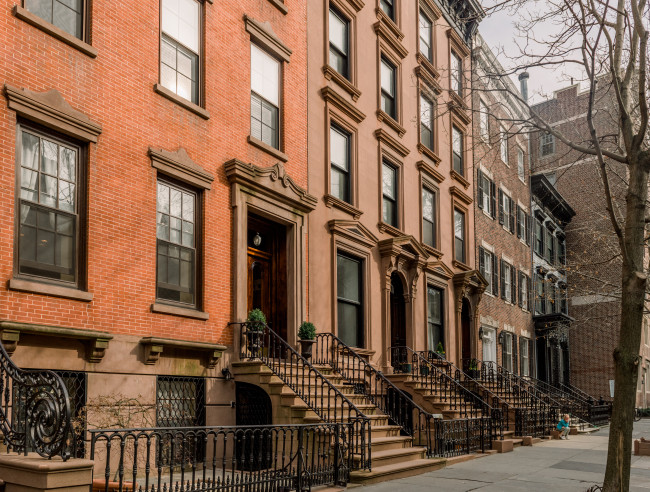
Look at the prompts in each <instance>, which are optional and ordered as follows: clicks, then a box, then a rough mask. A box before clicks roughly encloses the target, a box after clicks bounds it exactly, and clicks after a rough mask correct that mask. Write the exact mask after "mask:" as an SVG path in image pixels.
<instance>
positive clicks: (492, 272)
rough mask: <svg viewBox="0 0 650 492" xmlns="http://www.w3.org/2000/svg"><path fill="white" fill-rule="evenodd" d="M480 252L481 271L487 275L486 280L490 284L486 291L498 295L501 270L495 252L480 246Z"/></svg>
mask: <svg viewBox="0 0 650 492" xmlns="http://www.w3.org/2000/svg"><path fill="white" fill-rule="evenodd" d="M478 254H479V260H478V261H479V271H480V272H481V274H482V275H483V276H484V277H485V280H487V281H488V286H487V288H486V289H485V290H486V292H488V293H490V294H492V295H494V296H498V295H499V272H498V265H497V258H496V256H495V255H494V253H492V252H490V251H488V250H487V249H485V248H483V247H480V246H479V249H478Z"/></svg>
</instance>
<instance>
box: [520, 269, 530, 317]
mask: <svg viewBox="0 0 650 492" xmlns="http://www.w3.org/2000/svg"><path fill="white" fill-rule="evenodd" d="M528 282H529V278H528V275H526V274H525V273H522V272H519V307H520V308H522V309H525V310H528Z"/></svg>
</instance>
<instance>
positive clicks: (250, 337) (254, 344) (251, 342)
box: [246, 328, 264, 357]
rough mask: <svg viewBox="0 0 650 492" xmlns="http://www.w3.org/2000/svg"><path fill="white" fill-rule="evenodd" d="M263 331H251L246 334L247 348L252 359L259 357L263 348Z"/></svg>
mask: <svg viewBox="0 0 650 492" xmlns="http://www.w3.org/2000/svg"><path fill="white" fill-rule="evenodd" d="M263 334H264V332H263V331H257V330H251V329H250V328H249V329H248V331H247V332H246V346H247V348H248V352H249V353H250V356H251V357H257V354H258V353H259V350H260V347H261V346H262V335H263Z"/></svg>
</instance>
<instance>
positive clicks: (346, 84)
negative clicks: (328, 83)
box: [323, 64, 361, 102]
mask: <svg viewBox="0 0 650 492" xmlns="http://www.w3.org/2000/svg"><path fill="white" fill-rule="evenodd" d="M323 74H324V75H325V78H326V79H327V80H333V81H334V82H336V83H337V84H338V85H339V87H341V88H342V89H343V90H345V92H347V93H348V94H350V96H351V97H352V100H353V101H355V102H356V101H357V100H358V99H359V96H361V91H360V90H359V89H358V88H357V86H355V85H354V84H353V83H352V81H351V80H349V79H347V78H345V77H344V76H343V75H341V74H340V73H338V72H337V71H336V70H335V69H334V68H333V67H332V66H330V65H329V64H326V65H325V66H324V67H323Z"/></svg>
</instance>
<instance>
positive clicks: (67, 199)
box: [59, 181, 76, 212]
mask: <svg viewBox="0 0 650 492" xmlns="http://www.w3.org/2000/svg"><path fill="white" fill-rule="evenodd" d="M75 197H76V194H75V185H73V184H72V183H68V182H67V181H59V209H60V210H65V211H66V212H74V211H75Z"/></svg>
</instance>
